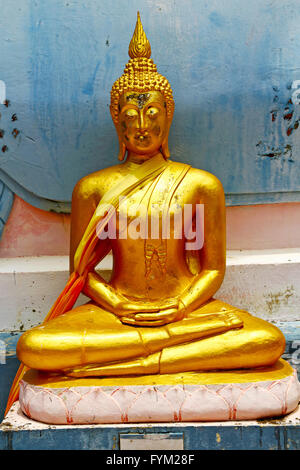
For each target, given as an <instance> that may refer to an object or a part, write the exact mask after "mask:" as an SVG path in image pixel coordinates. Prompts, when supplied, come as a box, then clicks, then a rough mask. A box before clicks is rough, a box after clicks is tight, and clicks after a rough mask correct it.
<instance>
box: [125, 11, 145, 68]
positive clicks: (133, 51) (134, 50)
mask: <svg viewBox="0 0 300 470" xmlns="http://www.w3.org/2000/svg"><path fill="white" fill-rule="evenodd" d="M128 54H129V57H130V58H131V59H136V58H137V57H146V58H147V59H150V57H151V46H150V42H149V41H148V39H147V36H146V34H145V31H144V28H143V25H142V22H141V17H140V12H139V11H138V12H137V20H136V25H135V30H134V33H133V36H132V39H131V41H130V44H129V49H128Z"/></svg>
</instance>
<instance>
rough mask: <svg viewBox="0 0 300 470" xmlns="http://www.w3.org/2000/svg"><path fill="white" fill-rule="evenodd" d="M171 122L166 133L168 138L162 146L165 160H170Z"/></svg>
mask: <svg viewBox="0 0 300 470" xmlns="http://www.w3.org/2000/svg"><path fill="white" fill-rule="evenodd" d="M171 122H172V121H171V120H170V121H169V123H168V128H167V132H166V137H165V138H164V140H163V142H162V144H161V152H162V154H163V156H164V158H165V159H166V160H167V159H168V158H170V150H169V130H170V127H171Z"/></svg>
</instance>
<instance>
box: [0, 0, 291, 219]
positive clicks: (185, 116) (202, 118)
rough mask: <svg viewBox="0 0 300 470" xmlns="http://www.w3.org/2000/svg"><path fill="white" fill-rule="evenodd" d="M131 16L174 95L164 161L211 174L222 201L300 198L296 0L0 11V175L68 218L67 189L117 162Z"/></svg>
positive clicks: (78, 4)
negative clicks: (112, 101)
mask: <svg viewBox="0 0 300 470" xmlns="http://www.w3.org/2000/svg"><path fill="white" fill-rule="evenodd" d="M137 9H139V10H140V11H141V15H142V21H143V24H144V27H145V30H146V33H147V35H148V38H149V40H150V42H151V46H152V53H153V58H154V60H155V62H156V63H157V65H158V67H159V71H160V72H161V73H162V74H165V75H166V76H167V77H168V79H169V80H170V82H171V84H172V87H173V90H174V96H175V101H176V111H175V116H174V124H173V127H172V129H171V138H170V147H171V153H172V155H173V158H174V159H177V160H180V161H188V162H191V163H192V164H193V165H194V166H196V167H199V168H204V169H206V170H208V171H211V172H213V173H215V174H216V175H217V176H218V177H219V178H220V179H221V181H222V182H223V184H224V187H225V191H226V193H227V200H228V204H251V203H256V202H260V203H264V202H274V201H275V202H278V201H300V146H299V139H300V128H299V129H298V122H299V118H300V114H299V104H297V101H296V100H295V99H294V100H293V98H292V97H293V93H294V91H295V90H294V89H293V88H292V86H295V83H296V81H297V80H300V48H299V40H298V38H299V37H300V21H299V20H300V9H299V2H298V1H297V0H289V1H287V0H281V1H280V2H279V1H277V2H270V1H268V0H252V1H251V2H249V1H247V0H242V1H241V0H227V1H226V2H223V1H221V0H211V1H209V2H208V1H204V0H203V1H201V2H200V1H199V0H131V1H130V2H128V1H127V0H115V1H114V2H112V1H111V0H101V1H100V2H99V1H98V0H84V1H79V0H51V1H50V0H45V1H36V0H15V1H14V2H2V4H1V18H0V44H1V62H0V80H3V81H4V82H5V84H6V88H7V99H8V100H9V103H6V106H5V105H3V104H2V105H0V112H1V120H0V128H1V129H2V130H3V131H4V135H3V137H2V138H0V179H1V180H2V181H3V182H4V183H6V185H7V186H8V187H9V188H10V189H11V190H12V191H14V192H16V193H17V194H19V195H20V196H21V197H23V198H24V199H26V200H27V201H28V202H30V203H32V204H34V205H35V206H38V207H43V208H45V209H47V210H50V209H53V210H63V211H67V210H68V208H69V201H70V198H71V192H72V188H73V186H74V184H75V183H76V181H77V180H78V179H79V178H81V177H82V176H84V175H86V174H87V173H90V172H92V171H95V170H97V169H99V168H102V167H105V166H107V165H111V164H113V163H115V162H116V158H117V157H116V156H117V140H116V136H115V131H114V128H113V124H112V122H111V118H110V115H109V92H110V88H111V86H112V84H113V82H114V80H115V79H116V78H117V77H119V76H120V74H121V73H122V70H123V68H124V65H125V63H126V62H127V59H128V55H127V48H128V44H129V41H130V38H131V35H132V32H133V29H134V25H135V20H136V11H137ZM294 98H295V96H294ZM15 129H17V131H18V133H17V135H16V131H15ZM0 134H1V133H0ZM4 146H6V147H5V148H4V150H2V149H3V147H4ZM58 202H59V203H58Z"/></svg>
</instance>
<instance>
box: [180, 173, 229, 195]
mask: <svg viewBox="0 0 300 470" xmlns="http://www.w3.org/2000/svg"><path fill="white" fill-rule="evenodd" d="M188 177H189V182H191V183H192V184H193V186H194V188H195V190H197V192H198V191H200V192H201V193H202V194H203V193H205V194H212V193H214V194H223V193H224V190H223V185H222V183H221V181H220V180H219V179H218V178H217V177H216V176H215V175H213V174H212V173H209V172H208V171H205V170H200V169H198V168H193V167H192V168H190V170H189V172H188Z"/></svg>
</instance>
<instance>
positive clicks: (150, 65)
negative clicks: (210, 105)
mask: <svg viewBox="0 0 300 470" xmlns="http://www.w3.org/2000/svg"><path fill="white" fill-rule="evenodd" d="M128 53H129V57H130V60H129V62H128V64H127V65H126V67H125V70H124V73H123V75H122V76H121V77H120V78H119V79H118V80H117V81H116V82H115V83H114V85H113V87H112V90H111V105H110V112H111V116H112V119H113V122H114V124H115V127H116V130H117V134H118V138H119V145H120V151H119V159H120V160H123V159H124V157H125V154H126V150H127V151H129V152H132V153H134V154H136V155H143V156H149V157H151V156H152V155H155V154H156V153H157V152H159V151H160V152H162V154H163V155H164V157H165V158H168V157H169V156H170V153H169V149H168V135H169V129H170V125H171V122H172V117H173V112H174V100H173V96H172V89H171V86H170V84H169V82H168V80H167V79H166V78H165V77H163V76H162V75H160V74H159V73H158V72H157V68H156V65H155V64H154V62H153V60H152V59H150V56H151V47H150V43H149V41H148V39H147V37H146V34H145V32H144V30H143V26H142V23H141V19H140V15H139V13H138V17H137V23H136V27H135V30H134V33H133V37H132V39H131V42H130V45H129V51H128Z"/></svg>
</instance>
